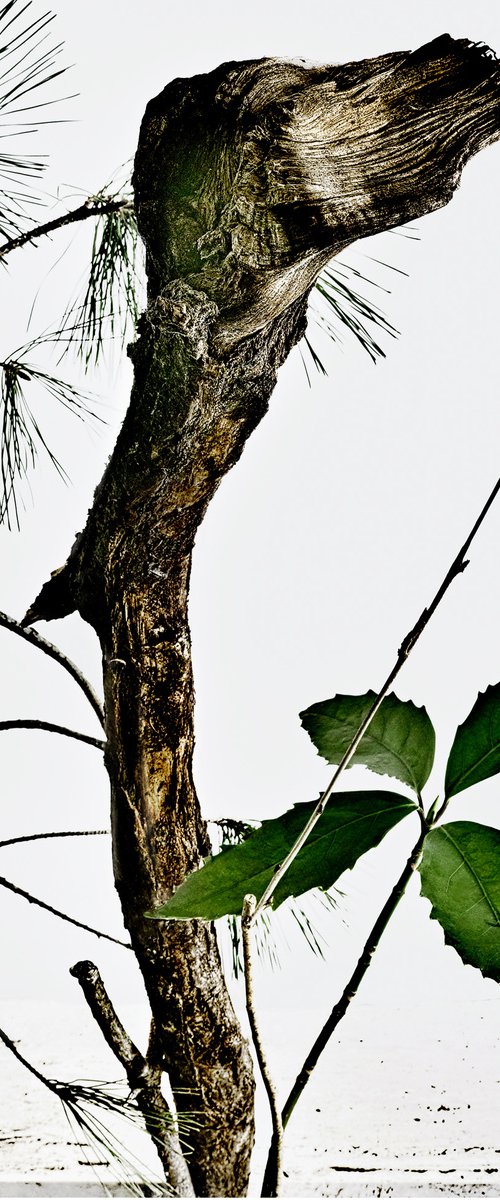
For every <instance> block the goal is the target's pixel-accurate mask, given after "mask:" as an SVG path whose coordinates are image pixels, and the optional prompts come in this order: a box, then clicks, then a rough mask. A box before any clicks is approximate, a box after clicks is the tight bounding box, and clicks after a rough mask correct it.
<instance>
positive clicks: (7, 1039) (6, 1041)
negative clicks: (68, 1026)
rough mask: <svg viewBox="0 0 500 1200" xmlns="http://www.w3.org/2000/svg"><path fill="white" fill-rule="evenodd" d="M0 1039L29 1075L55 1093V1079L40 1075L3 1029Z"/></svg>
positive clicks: (56, 1087)
mask: <svg viewBox="0 0 500 1200" xmlns="http://www.w3.org/2000/svg"><path fill="white" fill-rule="evenodd" d="M0 1041H2V1042H3V1044H4V1046H6V1047H7V1050H10V1052H11V1054H13V1055H14V1058H17V1060H18V1062H20V1063H22V1065H23V1067H26V1070H27V1071H29V1072H30V1075H34V1076H35V1079H38V1080H39V1082H40V1083H43V1084H44V1085H45V1087H46V1088H48V1089H49V1091H50V1092H54V1093H55V1095H57V1093H58V1084H57V1083H56V1081H55V1080H54V1079H47V1076H46V1075H42V1074H41V1072H40V1071H37V1069H36V1067H34V1066H33V1064H32V1063H30V1062H28V1059H27V1058H25V1057H24V1055H23V1054H21V1051H20V1050H18V1049H17V1046H16V1045H15V1042H13V1041H12V1038H10V1037H9V1036H8V1034H6V1033H5V1032H4V1030H3V1029H0Z"/></svg>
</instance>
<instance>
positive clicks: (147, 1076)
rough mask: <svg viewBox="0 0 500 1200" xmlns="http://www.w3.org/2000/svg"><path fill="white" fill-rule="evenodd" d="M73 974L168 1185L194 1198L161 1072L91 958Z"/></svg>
mask: <svg viewBox="0 0 500 1200" xmlns="http://www.w3.org/2000/svg"><path fill="white" fill-rule="evenodd" d="M70 975H73V977H74V978H75V979H77V980H78V983H79V984H80V987H81V989H82V991H83V994H84V996H85V999H86V1001H87V1004H88V1006H89V1008H90V1011H91V1013H92V1016H93V1017H94V1020H95V1021H97V1024H98V1026H99V1029H100V1030H101V1033H102V1034H103V1036H104V1038H105V1041H106V1042H107V1044H108V1046H110V1047H111V1049H112V1051H113V1053H114V1054H115V1055H116V1057H117V1059H118V1061H119V1062H120V1063H121V1065H122V1067H124V1069H125V1071H126V1074H127V1079H128V1082H129V1085H130V1087H131V1089H132V1091H133V1092H134V1100H135V1103H136V1104H137V1107H138V1108H139V1109H140V1110H141V1112H142V1114H143V1116H144V1122H145V1125H146V1128H147V1130H148V1133H149V1134H150V1136H151V1138H152V1140H153V1142H154V1145H155V1146H156V1149H157V1151H158V1155H159V1157H160V1159H161V1162H162V1165H163V1168H164V1170H165V1175H166V1179H167V1182H168V1183H170V1184H171V1186H172V1187H173V1189H174V1194H175V1195H176V1196H194V1194H195V1192H194V1188H193V1184H192V1181H191V1176H190V1174H189V1170H188V1166H187V1163H186V1159H185V1157H184V1155H183V1153H182V1149H181V1145H180V1141H179V1137H178V1134H177V1130H176V1128H175V1120H174V1117H173V1115H172V1113H171V1111H170V1109H169V1107H168V1104H167V1102H166V1100H165V1099H164V1097H163V1095H162V1092H161V1071H160V1069H159V1068H156V1067H153V1066H152V1065H151V1064H150V1063H149V1062H148V1061H147V1059H145V1058H144V1056H143V1055H142V1054H141V1052H140V1050H138V1049H137V1046H136V1045H135V1044H134V1042H133V1041H132V1039H131V1038H130V1037H129V1035H128V1033H127V1032H126V1030H125V1029H124V1027H123V1025H122V1023H121V1021H120V1019H119V1017H118V1016H117V1014H116V1012H115V1010H114V1008H113V1005H112V1003H111V1000H110V998H109V996H108V994H107V992H106V989H105V987H104V984H103V982H102V979H101V976H100V974H99V971H98V969H97V967H96V966H95V965H94V963H92V962H90V961H89V960H88V959H87V960H85V961H83V962H77V963H75V966H74V967H71V968H70Z"/></svg>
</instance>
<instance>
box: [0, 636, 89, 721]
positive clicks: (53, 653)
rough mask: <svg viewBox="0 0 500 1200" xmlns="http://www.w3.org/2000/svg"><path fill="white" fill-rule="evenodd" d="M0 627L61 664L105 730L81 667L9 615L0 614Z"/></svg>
mask: <svg viewBox="0 0 500 1200" xmlns="http://www.w3.org/2000/svg"><path fill="white" fill-rule="evenodd" d="M0 626H3V628H4V629H10V631H11V633H17V635H18V637H21V638H24V640H25V642H29V643H30V645H31V646H36V647H37V649H38V650H43V653H44V654H47V655H48V656H49V658H53V659H54V660H55V662H58V663H59V666H61V667H64V670H65V671H67V672H68V675H71V678H72V679H74V680H75V683H77V684H78V687H80V688H81V689H82V692H83V694H84V695H85V696H86V697H87V700H88V701H89V704H91V705H92V708H93V709H94V712H95V714H96V716H97V717H98V719H99V721H100V724H101V725H102V727H103V728H104V713H103V711H102V705H101V704H100V702H99V700H98V698H97V696H96V694H95V692H94V689H93V687H92V686H91V684H90V683H89V682H88V679H86V678H85V676H84V675H82V672H81V671H80V669H79V667H77V666H76V665H75V663H74V662H72V661H71V659H70V658H67V657H66V655H65V654H63V652H62V650H59V647H58V646H54V645H53V643H52V642H48V641H47V640H46V638H44V637H42V635H41V634H40V633H37V631H36V629H31V628H29V627H28V628H27V627H26V626H25V625H23V624H22V623H21V622H20V621H16V620H15V619H14V617H9V616H8V614H7V613H4V612H0Z"/></svg>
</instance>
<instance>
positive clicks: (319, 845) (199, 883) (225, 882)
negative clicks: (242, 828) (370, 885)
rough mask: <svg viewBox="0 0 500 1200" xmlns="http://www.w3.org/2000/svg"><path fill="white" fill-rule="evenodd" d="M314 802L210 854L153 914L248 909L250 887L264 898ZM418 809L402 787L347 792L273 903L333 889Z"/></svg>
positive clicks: (210, 916)
mask: <svg viewBox="0 0 500 1200" xmlns="http://www.w3.org/2000/svg"><path fill="white" fill-rule="evenodd" d="M314 807H315V804H296V805H295V807H294V808H291V809H290V810H289V811H288V812H286V813H283V815H282V816H281V817H276V818H275V819H274V820H270V821H264V822H263V823H262V825H261V826H260V829H256V830H255V831H254V832H253V833H251V834H250V836H249V837H248V838H246V840H245V841H244V842H242V843H241V845H239V846H230V847H228V848H227V849H225V850H222V852H221V853H220V854H217V855H215V856H214V857H213V858H209V859H208V861H207V862H206V863H205V865H204V866H203V867H202V868H201V869H200V870H199V871H194V872H193V874H192V875H189V876H188V878H187V879H186V880H185V881H184V883H182V884H181V886H180V887H179V888H177V891H176V892H174V895H173V896H172V898H171V900H168V901H167V903H166V904H163V905H162V906H161V908H157V909H155V910H154V911H153V912H149V913H147V914H146V915H147V916H148V917H158V918H161V917H168V918H172V919H175V920H189V919H190V918H192V917H204V918H205V920H208V921H211V920H215V918H216V917H223V916H225V915H226V914H227V913H241V910H242V907H243V900H244V897H245V896H246V895H247V894H248V893H252V894H253V895H254V896H256V897H257V899H258V900H259V899H260V897H261V896H262V893H263V891H264V889H265V888H266V886H267V884H268V883H269V881H270V879H271V878H272V875H273V872H274V871H275V869H276V867H277V866H278V864H279V863H281V862H283V859H284V858H285V855H286V854H288V852H289V850H291V848H292V846H293V844H294V842H295V841H296V839H297V837H298V835H299V833H300V832H301V831H302V829H303V828H304V826H305V824H306V822H307V820H308V819H309V817H310V815H311V813H312V811H313V809H314ZM415 808H416V806H415V804H414V803H413V801H412V800H409V799H408V798H407V797H406V796H398V795H397V793H395V792H382V791H380V792H343V793H342V792H339V793H338V795H337V796H335V797H334V798H333V799H332V800H331V801H330V803H329V805H328V806H327V808H326V810H325V812H324V813H323V816H322V817H320V819H319V821H318V823H317V825H316V826H315V828H314V829H313V831H312V833H311V834H310V837H309V838H308V841H307V842H306V844H305V846H303V848H302V850H301V851H300V853H299V854H298V855H297V858H296V859H295V861H294V862H293V863H292V864H291V866H290V869H289V870H288V871H287V874H286V875H285V876H284V878H283V879H282V880H281V882H280V883H279V884H278V887H277V888H276V891H275V893H274V896H273V899H272V902H271V903H272V904H273V906H274V907H276V908H277V906H278V905H279V904H282V902H283V900H286V899H287V897H288V896H300V895H301V894H302V893H303V892H307V891H309V889H310V888H313V887H320V888H323V889H326V888H329V887H331V885H332V884H333V883H335V880H337V879H338V878H339V876H340V875H342V873H343V872H344V871H346V870H348V869H349V868H350V867H353V866H354V863H355V862H356V861H357V859H358V858H360V856H361V855H362V854H365V852H366V851H367V850H371V849H372V847H373V846H377V845H378V844H379V842H380V841H381V840H382V838H383V837H384V834H386V833H387V832H388V830H389V829H392V828H393V826H394V825H397V823H398V821H401V820H402V818H403V817H405V816H406V815H407V813H410V812H414V811H415Z"/></svg>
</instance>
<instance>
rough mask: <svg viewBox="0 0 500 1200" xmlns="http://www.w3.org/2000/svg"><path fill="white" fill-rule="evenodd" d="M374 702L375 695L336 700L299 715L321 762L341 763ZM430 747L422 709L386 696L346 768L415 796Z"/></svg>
mask: <svg viewBox="0 0 500 1200" xmlns="http://www.w3.org/2000/svg"><path fill="white" fill-rule="evenodd" d="M375 699H376V696H375V692H366V694H365V695H363V696H341V695H337V696H333V697H332V699H331V700H322V701H320V702H319V703H318V704H312V705H311V706H310V707H309V708H307V709H306V710H305V711H304V712H302V713H300V719H301V721H302V724H303V726H304V729H306V730H307V732H308V734H309V737H310V738H311V740H312V741H313V742H314V745H315V746H316V749H317V751H318V753H319V754H321V756H322V757H323V758H326V761H327V762H329V763H332V764H335V765H337V764H338V763H339V762H340V761H341V759H342V758H343V756H344V754H345V752H346V750H347V749H348V747H349V745H350V743H351V742H352V740H353V738H354V736H355V734H356V733H357V730H358V729H359V727H360V725H361V723H362V721H364V719H365V717H366V716H367V714H368V712H369V711H370V708H371V706H372V704H373V702H374V700H375ZM435 741H436V736H435V733H434V728H433V725H432V722H431V720H430V718H429V717H428V715H427V712H426V710H425V708H417V707H416V705H415V704H413V703H412V701H411V700H399V699H398V697H397V696H395V695H394V693H391V694H390V695H389V696H387V697H386V699H385V700H383V701H382V704H381V706H380V708H379V710H378V712H377V713H376V715H375V716H374V718H373V720H372V722H371V724H370V726H369V729H368V730H367V732H366V733H365V734H364V736H363V738H362V740H361V742H360V744H359V746H358V748H357V750H356V751H355V753H354V755H353V757H352V759H351V764H350V765H351V766H354V764H355V763H362V764H363V766H366V767H369V768H370V770H372V771H375V772H376V773H377V775H392V776H394V777H395V778H396V779H399V780H400V781H401V783H407V784H408V786H409V787H411V788H412V789H413V791H415V792H417V794H419V793H420V791H421V789H422V788H423V786H424V784H425V783H426V781H427V779H428V777H429V775H430V772H431V769H432V764H433V762H434V749H435Z"/></svg>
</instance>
